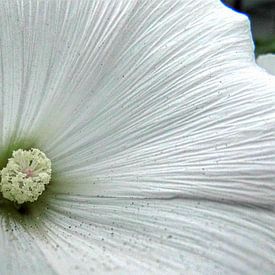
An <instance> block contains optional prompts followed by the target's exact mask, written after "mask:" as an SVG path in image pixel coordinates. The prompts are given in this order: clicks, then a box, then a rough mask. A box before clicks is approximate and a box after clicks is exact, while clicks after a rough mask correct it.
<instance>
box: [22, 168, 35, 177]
mask: <svg viewBox="0 0 275 275" xmlns="http://www.w3.org/2000/svg"><path fill="white" fill-rule="evenodd" d="M23 173H25V174H26V175H27V178H30V177H32V176H33V170H32V169H31V168H27V169H25V170H24V171H23Z"/></svg>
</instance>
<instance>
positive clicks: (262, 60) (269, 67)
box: [257, 54, 275, 75]
mask: <svg viewBox="0 0 275 275" xmlns="http://www.w3.org/2000/svg"><path fill="white" fill-rule="evenodd" d="M257 63H258V65H259V66H261V67H262V68H264V69H265V70H266V71H267V72H269V73H270V74H273V75H275V54H264V55H260V56H259V57H258V58H257Z"/></svg>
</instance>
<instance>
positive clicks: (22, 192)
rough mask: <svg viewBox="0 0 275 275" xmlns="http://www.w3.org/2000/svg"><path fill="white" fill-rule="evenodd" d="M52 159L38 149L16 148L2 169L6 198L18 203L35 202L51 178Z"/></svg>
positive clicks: (2, 190) (2, 187) (2, 186)
mask: <svg viewBox="0 0 275 275" xmlns="http://www.w3.org/2000/svg"><path fill="white" fill-rule="evenodd" d="M51 173H52V169H51V161H50V160H49V159H48V158H47V156H46V155H45V154H44V153H43V152H41V151H40V150H38V149H34V148H32V149H30V150H22V149H19V150H16V151H13V153H12V157H11V158H9V159H8V162H7V165H6V167H4V168H3V169H2V171H1V182H0V190H1V192H2V195H3V197H4V198H6V199H8V200H10V201H13V202H15V203H18V204H23V203H25V202H34V201H36V200H37V199H38V197H39V196H40V195H41V194H42V193H43V191H44V190H45V186H46V185H47V184H49V182H50V179H51Z"/></svg>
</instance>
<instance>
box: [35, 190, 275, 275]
mask: <svg viewBox="0 0 275 275" xmlns="http://www.w3.org/2000/svg"><path fill="white" fill-rule="evenodd" d="M40 220H41V228H43V229H44V231H43V232H44V233H45V235H44V237H43V238H40V239H37V240H36V242H37V243H38V244H40V247H41V249H42V251H43V252H45V256H46V258H47V261H48V262H49V263H51V264H52V267H53V268H54V269H55V270H61V269H60V268H62V272H61V273H62V274H64V273H66V274H74V272H75V270H77V272H78V273H80V274H82V273H83V274H87V273H90V272H91V271H94V272H96V273H101V272H106V271H109V272H110V271H111V272H112V273H113V272H115V274H121V273H122V274H129V272H136V273H137V272H139V274H140V273H141V272H145V273H146V274H147V273H148V274H152V273H154V272H156V273H158V271H159V270H162V272H163V273H169V274H170V273H171V272H173V271H174V272H184V273H186V272H187V273H189V272H190V273H192V274H193V273H198V274H202V273H203V274H233V273H236V274H257V273H258V272H259V271H260V272H261V274H271V273H272V272H273V270H274V261H273V260H274V256H275V249H274V237H275V236H274V226H275V215H274V209H273V210H272V209H264V208H258V207H249V206H245V205H238V204H235V205H233V204H232V205H229V204H221V203H216V202H209V201H208V202H207V201H203V200H197V201H191V200H181V199H175V200H150V199H148V200H139V199H135V200H130V199H107V198H100V199H98V198H94V199H91V198H88V197H72V196H67V195H66V196H65V195H64V196H57V197H56V198H52V199H50V201H49V205H48V210H47V211H46V213H45V215H44V216H43V219H40ZM47 252H48V253H47ZM49 255H51V256H52V257H51V258H49V257H48V256H49ZM61 273H60V274H61Z"/></svg>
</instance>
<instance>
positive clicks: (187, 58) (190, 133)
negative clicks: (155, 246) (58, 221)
mask: <svg viewBox="0 0 275 275" xmlns="http://www.w3.org/2000/svg"><path fill="white" fill-rule="evenodd" d="M126 2H127V1H126ZM126 2H123V1H115V2H112V3H113V4H112V5H110V4H109V5H105V2H103V3H102V2H101V1H99V2H97V1H92V2H91V1H78V2H70V1H68V2H66V5H65V7H63V6H62V8H61V7H60V6H59V4H60V3H61V2H60V1H57V0H56V1H47V2H41V4H39V5H38V6H36V4H33V5H30V6H28V5H26V7H25V6H24V11H25V12H26V13H27V14H28V16H27V17H24V20H25V21H24V25H23V26H26V27H25V29H24V33H23V34H24V35H23V36H30V35H32V36H35V37H36V36H41V37H42V38H43V39H42V38H41V39H38V40H37V41H36V42H37V43H34V44H33V43H32V40H28V39H27V38H26V43H27V41H29V42H28V43H32V44H31V45H33V47H35V49H33V51H34V52H38V53H37V58H38V57H39V58H40V59H41V60H40V59H37V60H36V61H35V62H34V63H30V61H29V62H27V64H29V65H30V66H31V64H36V62H38V63H39V64H38V65H39V66H38V67H39V68H40V67H41V68H40V69H39V72H37V69H35V68H34V69H33V70H34V72H36V74H39V75H40V76H41V79H40V78H38V77H36V78H33V79H34V80H36V82H35V81H34V82H33V83H36V85H42V84H41V83H43V85H46V86H45V89H44V88H43V87H44V86H40V88H39V89H28V93H29V94H28V93H27V94H26V99H28V100H30V102H33V104H29V105H28V104H27V102H28V100H27V101H24V108H23V109H24V110H25V111H24V114H26V113H28V115H27V116H23V117H27V119H26V120H23V121H22V120H21V122H22V123H23V122H24V125H25V126H24V127H23V126H22V127H23V128H22V129H23V130H22V131H23V132H24V129H25V131H27V129H28V127H29V128H30V129H33V130H34V129H35V128H37V127H38V128H39V129H41V131H40V132H39V133H37V136H38V137H39V138H40V143H41V147H42V148H44V149H45V151H46V152H47V155H49V156H50V157H51V158H52V161H53V164H54V166H55V167H56V170H57V172H58V173H59V176H60V178H62V179H63V181H62V182H60V184H59V185H58V184H56V185H55V186H52V188H53V190H55V191H56V192H63V193H64V192H66V193H67V192H71V193H81V194H91V195H95V196H96V195H98V196H131V197H134V196H136V197H152V196H154V197H172V196H181V197H194V196H196V197H204V198H210V199H221V200H223V199H226V200H238V201H247V202H252V203H270V202H274V191H275V190H274V188H275V185H274V178H275V170H274V150H275V146H274V145H275V141H274V134H273V133H274V128H275V125H274V87H275V82H274V78H272V77H270V76H268V75H267V74H265V73H264V72H262V71H261V70H259V68H258V67H257V66H256V65H255V63H254V57H253V53H252V52H253V45H252V41H251V37H250V28H249V23H248V21H247V19H246V18H245V17H244V16H242V15H239V14H235V13H234V12H233V11H231V10H229V9H227V8H225V7H224V6H222V5H221V4H220V3H218V1H211V0H208V1H200V0H196V1H150V2H148V1H137V2H136V1H128V2H127V4H126ZM8 3H9V2H8ZM5 5H10V4H7V3H5ZM89 8H90V9H89ZM64 9H65V11H66V12H65V11H64ZM1 10H3V12H6V10H7V11H10V12H11V9H10V8H9V9H1ZM90 13H92V14H93V16H90V15H91V14H90ZM21 14H22V13H19V16H20V15H21ZM30 14H32V15H30ZM38 14H43V15H45V16H42V17H41V16H40V17H36V15H38ZM107 15H108V16H107ZM4 18H6V16H5V17H4ZM26 18H29V20H30V19H32V20H31V21H30V22H29V24H28V22H26ZM49 18H50V19H49ZM21 19H22V18H21ZM21 19H20V20H21ZM20 20H19V22H21V21H20ZM22 20H23V19H22ZM16 22H17V21H16V19H14V24H19V23H16ZM51 22H52V23H51ZM53 22H54V23H53ZM6 23H7V22H6ZM20 24H21V25H22V23H20ZM30 24H31V26H33V27H32V28H29V27H28V26H29V25H30ZM4 25H5V24H4ZM21 25H20V26H21ZM103 26H104V31H103V29H102V28H103ZM79 33H80V34H82V36H81V37H79ZM8 34H10V32H7V35H8ZM21 34H22V33H20V35H21ZM18 39H19V38H18ZM20 39H21V36H20ZM7 41H9V42H10V43H11V41H12V40H11V39H8V37H7ZM39 41H43V43H39ZM101 42H102V43H101ZM45 43H46V46H45ZM16 45H17V44H16ZM20 45H21V44H20V43H19V45H17V47H19V48H20ZM68 45H69V48H68ZM36 48H37V49H36ZM16 49H17V48H16ZM45 51H46V52H45ZM47 51H49V52H48V53H47ZM51 53H52V54H51ZM79 54H80V55H79ZM30 56H33V55H30ZM39 60H40V61H39ZM42 61H43V62H42ZM51 62H52V63H51ZM20 64H21V69H22V66H23V64H26V62H25V63H20ZM43 64H44V65H43ZM49 64H51V65H50V66H49ZM6 66H8V65H6ZM42 68H43V69H42ZM26 70H27V69H26ZM8 72H9V71H8ZM42 72H43V73H42ZM47 72H48V73H47ZM7 74H8V73H7ZM7 77H8V76H7ZM42 80H43V81H42ZM34 91H39V95H40V96H34V95H35V93H34ZM42 91H43V92H42ZM44 91H45V93H44ZM37 102H40V103H41V106H39V107H37ZM5 106H6V105H5ZM27 106H29V108H27ZM34 106H36V107H37V109H36V112H35V111H34ZM38 111H39V112H38ZM37 112H38V113H37ZM6 113H7V114H9V112H6ZM32 114H33V115H32ZM35 114H36V115H37V117H35ZM33 121H34V122H33ZM9 122H10V121H9ZM21 122H20V123H21ZM6 124H8V122H6ZM8 125H12V124H8ZM20 125H21V124H20ZM22 125H23V124H22ZM43 127H44V128H43ZM19 129H21V128H20V127H19ZM43 129H44V130H43ZM64 179H66V182H65V181H64Z"/></svg>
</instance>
